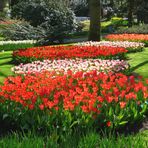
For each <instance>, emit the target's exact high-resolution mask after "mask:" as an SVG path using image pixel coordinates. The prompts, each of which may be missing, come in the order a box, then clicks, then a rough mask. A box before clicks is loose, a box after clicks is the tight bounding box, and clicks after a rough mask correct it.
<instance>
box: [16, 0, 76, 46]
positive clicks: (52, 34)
mask: <svg viewBox="0 0 148 148" xmlns="http://www.w3.org/2000/svg"><path fill="white" fill-rule="evenodd" d="M28 1H29V0H28ZM21 3H23V4H21ZM19 5H21V6H23V8H21V10H20V9H19V10H17V9H16V8H15V7H18V8H19ZM15 7H14V8H13V11H14V12H15V14H16V16H17V17H18V18H21V19H22V18H23V19H25V20H26V21H29V22H30V24H31V26H34V27H35V28H33V27H32V29H35V30H38V34H40V36H39V37H38V40H39V43H40V44H44V45H45V44H49V43H55V42H56V43H61V42H63V40H64V38H65V36H66V35H67V34H69V33H71V32H73V31H75V29H76V28H77V23H76V21H75V15H74V13H73V11H71V10H70V9H69V8H67V7H66V6H65V5H64V4H62V3H58V1H54V2H53V1H46V0H43V1H41V0H38V1H29V3H28V2H20V3H18V6H15ZM19 13H21V14H19ZM31 26H28V28H30V29H31ZM27 32H29V30H28V31H27ZM31 32H32V31H31ZM30 36H31V33H30Z"/></svg>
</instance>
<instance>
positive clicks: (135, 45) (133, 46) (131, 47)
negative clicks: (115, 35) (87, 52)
mask: <svg viewBox="0 0 148 148" xmlns="http://www.w3.org/2000/svg"><path fill="white" fill-rule="evenodd" d="M76 45H78V46H113V47H124V48H126V49H127V50H128V52H136V51H142V49H143V47H144V43H139V42H129V41H100V42H95V41H87V42H80V43H77V44H76Z"/></svg>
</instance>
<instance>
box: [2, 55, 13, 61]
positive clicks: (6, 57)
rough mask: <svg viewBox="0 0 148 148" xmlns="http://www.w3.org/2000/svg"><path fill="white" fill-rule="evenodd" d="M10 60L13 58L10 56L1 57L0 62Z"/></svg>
mask: <svg viewBox="0 0 148 148" xmlns="http://www.w3.org/2000/svg"><path fill="white" fill-rule="evenodd" d="M9 58H12V56H10V55H9V56H1V57H0V60H4V59H9Z"/></svg>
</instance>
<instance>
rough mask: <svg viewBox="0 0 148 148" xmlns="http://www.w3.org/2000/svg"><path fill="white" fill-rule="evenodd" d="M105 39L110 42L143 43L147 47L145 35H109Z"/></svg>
mask: <svg viewBox="0 0 148 148" xmlns="http://www.w3.org/2000/svg"><path fill="white" fill-rule="evenodd" d="M105 38H106V39H108V40H111V41H135V42H143V43H144V44H145V46H148V35H147V34H109V35H107V36H106V37H105Z"/></svg>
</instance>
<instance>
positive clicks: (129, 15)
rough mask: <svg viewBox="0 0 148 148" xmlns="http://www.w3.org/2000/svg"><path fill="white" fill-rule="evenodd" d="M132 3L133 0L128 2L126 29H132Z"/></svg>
mask: <svg viewBox="0 0 148 148" xmlns="http://www.w3.org/2000/svg"><path fill="white" fill-rule="evenodd" d="M134 1H135V0H128V27H132V25H133V9H134Z"/></svg>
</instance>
